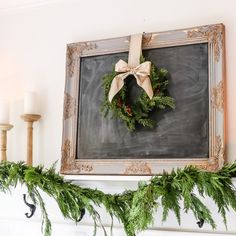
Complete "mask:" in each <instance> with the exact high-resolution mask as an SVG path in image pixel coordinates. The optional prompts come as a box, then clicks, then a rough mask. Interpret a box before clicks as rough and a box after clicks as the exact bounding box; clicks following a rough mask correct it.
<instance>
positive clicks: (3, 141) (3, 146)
mask: <svg viewBox="0 0 236 236" xmlns="http://www.w3.org/2000/svg"><path fill="white" fill-rule="evenodd" d="M12 128H13V125H10V124H0V132H1V134H0V135H1V136H0V155H1V161H6V160H7V131H9V130H10V129H12Z"/></svg>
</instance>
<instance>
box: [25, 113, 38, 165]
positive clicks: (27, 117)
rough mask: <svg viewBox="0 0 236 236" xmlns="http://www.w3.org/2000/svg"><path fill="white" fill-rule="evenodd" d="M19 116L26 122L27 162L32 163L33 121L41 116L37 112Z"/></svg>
mask: <svg viewBox="0 0 236 236" xmlns="http://www.w3.org/2000/svg"><path fill="white" fill-rule="evenodd" d="M21 118H22V119H23V120H24V121H25V122H26V123H27V164H28V165H29V166H32V165H33V123H34V122H35V121H38V120H39V119H40V118H41V116H40V115H37V114H24V115H22V116H21Z"/></svg>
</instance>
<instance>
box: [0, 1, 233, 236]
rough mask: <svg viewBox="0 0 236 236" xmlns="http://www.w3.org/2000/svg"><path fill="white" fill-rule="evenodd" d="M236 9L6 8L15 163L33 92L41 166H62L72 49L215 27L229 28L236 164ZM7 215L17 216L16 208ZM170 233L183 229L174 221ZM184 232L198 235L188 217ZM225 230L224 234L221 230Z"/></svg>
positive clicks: (2, 46) (157, 4)
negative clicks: (95, 42) (27, 96)
mask: <svg viewBox="0 0 236 236" xmlns="http://www.w3.org/2000/svg"><path fill="white" fill-rule="evenodd" d="M6 2H7V1H6ZM15 2H16V1H15ZM25 2H26V3H27V1H25ZM31 2H32V1H31ZM36 2H39V1H36ZM41 2H42V1H41ZM47 2H48V3H47ZM235 10H236V1H235V0H227V1H226V0H198V1H194V0H178V1H175V0H162V1H160V0H146V1H138V0H130V1H127V0H119V1H118V0H116V1H115V0H99V1H96V0H94V1H92V0H83V1H80V0H77V1H76V0H57V1H56V0H54V1H53V0H52V1H43V3H42V4H41V3H40V4H36V5H33V6H31V5H30V4H29V5H27V4H25V5H23V6H22V7H15V8H7V7H6V8H0V97H4V98H7V99H9V100H11V102H12V106H11V123H12V124H14V126H15V127H14V129H13V130H11V131H10V133H9V140H8V141H9V143H8V144H9V145H8V147H9V150H8V157H9V160H14V161H18V160H25V154H26V150H25V143H26V133H25V132H26V129H25V126H24V123H23V121H22V120H21V119H20V115H21V114H22V112H23V92H24V91H26V90H34V91H36V92H37V93H38V95H39V98H40V99H39V100H40V106H39V110H40V113H41V114H42V120H41V121H40V122H39V123H37V124H36V125H35V133H34V134H35V148H34V154H35V156H34V159H35V164H38V163H42V164H45V165H46V166H49V165H50V164H51V163H53V162H54V161H56V160H59V159H60V148H61V147H60V146H61V133H62V112H63V110H62V109H63V95H64V94H63V93H64V81H65V59H66V44H67V43H72V42H79V41H86V40H96V39H103V38H111V37H117V36H124V35H129V34H133V33H140V32H153V31H154V32H155V31H165V30H171V29H178V28H185V27H192V26H198V25H204V24H214V23H224V24H225V26H226V60H227V106H228V119H227V125H228V140H227V153H228V160H229V161H230V162H232V161H234V160H236V124H235V120H236V106H235V102H234V100H235V99H236V94H235V88H236V79H235V76H236V66H235V62H236V47H235V42H236V13H235ZM82 184H83V185H86V186H90V185H93V186H94V185H98V186H101V187H103V188H104V190H105V191H108V190H110V189H111V184H109V183H106V182H102V181H100V182H93V183H92V182H82ZM128 186H130V187H135V186H136V183H130V184H129V185H128V183H124V182H123V183H122V182H118V183H116V187H115V188H114V187H113V190H112V191H121V190H123V189H125V188H126V187H128ZM16 199H17V198H16ZM5 200H6V199H5ZM0 202H1V201H0ZM210 206H212V204H211V205H210ZM212 207H213V206H212ZM52 209H53V211H54V209H56V208H54V207H53V208H52ZM8 210H10V211H11V212H12V214H14V209H13V208H11V209H8ZM52 215H53V214H52ZM2 218H4V214H3V216H2ZM37 219H38V218H37ZM60 220H62V219H61V218H60ZM229 220H230V222H231V224H230V227H229V229H230V231H231V233H232V232H234V233H235V232H236V228H235V225H234V224H233V221H234V220H235V215H234V214H233V215H231V218H230V219H229ZM88 222H89V221H88ZM158 224H159V223H158ZM164 227H167V228H177V227H178V226H177V225H176V223H175V221H174V223H173V220H172V221H168V223H166V224H165V225H164ZM183 228H185V229H189V228H194V229H195V230H197V228H196V226H195V222H193V221H192V219H189V217H188V216H186V217H185V223H184V226H183ZM207 229H208V228H206V230H207ZM219 230H220V231H222V230H224V228H223V226H222V224H220V229H219ZM235 234H236V233H235ZM1 235H2V234H1ZM11 235H13V234H11ZM68 235H69V234H68ZM71 235H74V234H71ZM117 235H120V234H117Z"/></svg>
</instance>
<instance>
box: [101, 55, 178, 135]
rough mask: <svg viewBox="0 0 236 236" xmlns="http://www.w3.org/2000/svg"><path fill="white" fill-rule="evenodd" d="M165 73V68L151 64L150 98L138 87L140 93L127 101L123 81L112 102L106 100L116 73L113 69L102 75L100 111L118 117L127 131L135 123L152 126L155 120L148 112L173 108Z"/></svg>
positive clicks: (133, 128) (127, 96) (131, 129)
mask: <svg viewBox="0 0 236 236" xmlns="http://www.w3.org/2000/svg"><path fill="white" fill-rule="evenodd" d="M140 61H141V63H142V62H144V61H145V59H144V58H143V57H142V58H141V60H140ZM167 73H168V71H167V70H166V69H158V68H157V67H156V66H155V65H154V64H152V66H151V71H150V76H149V77H150V81H151V84H152V88H153V92H154V95H153V98H152V99H150V98H149V97H148V95H147V94H146V92H145V91H144V90H143V89H142V88H140V95H139V97H138V98H137V100H136V101H129V95H128V93H129V91H127V90H128V89H127V83H125V84H124V86H123V87H122V89H121V90H120V91H119V93H118V94H117V95H116V96H115V97H114V98H113V100H112V102H110V101H109V100H108V94H109V90H110V86H111V83H112V80H113V78H114V77H115V76H116V75H117V74H118V73H117V72H115V71H114V70H113V71H112V72H111V73H109V74H106V75H104V76H103V78H102V81H103V83H102V87H103V90H104V100H103V103H102V106H101V111H102V113H103V114H104V116H105V117H107V115H108V114H109V113H111V118H119V119H120V120H122V121H123V122H124V123H125V124H126V127H127V128H128V130H129V131H134V130H135V129H136V127H137V124H139V125H141V126H144V127H150V128H153V127H154V125H155V122H154V120H152V119H151V118H150V113H151V112H152V111H153V110H156V111H157V110H163V109H165V108H168V107H169V108H172V109H173V108H175V104H174V99H173V98H172V97H170V96H169V95H168V93H167V85H168V80H167V78H166V75H167ZM127 79H128V78H127Z"/></svg>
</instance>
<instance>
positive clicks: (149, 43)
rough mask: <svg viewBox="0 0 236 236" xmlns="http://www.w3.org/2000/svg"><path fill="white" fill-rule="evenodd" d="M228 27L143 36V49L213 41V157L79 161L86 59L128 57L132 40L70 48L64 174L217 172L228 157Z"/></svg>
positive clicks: (210, 61) (210, 74)
mask: <svg viewBox="0 0 236 236" xmlns="http://www.w3.org/2000/svg"><path fill="white" fill-rule="evenodd" d="M224 38H225V28H224V25H223V24H214V25H205V26H200V27H193V28H187V29H180V30H172V31H166V32H159V33H148V34H145V35H144V37H143V45H142V48H143V50H148V49H155V48H167V47H174V46H183V45H194V44H201V43H207V45H208V89H209V155H208V157H207V158H196V157H194V156H188V157H187V158H182V159H176V158H165V159H158V158H153V159H148V158H145V157H144V158H138V159H135V158H132V159H122V158H121V159H112V158H111V159H109V158H106V159H93V158H90V159H81V158H78V157H77V156H76V155H77V149H78V140H77V139H78V129H79V126H78V114H79V109H80V106H79V95H78V94H79V88H80V69H81V65H80V63H81V59H82V58H84V57H90V56H97V55H108V54H111V53H122V52H127V51H128V50H129V40H130V36H126V37H120V38H113V39H107V40H99V41H90V42H81V43H72V44H69V45H68V46H67V57H66V83H65V94H64V114H63V135H62V158H61V173H62V174H70V175H72V174H75V175H77V174H79V175H80V174H81V175H108V174H109V175H155V174H158V173H161V172H162V171H163V170H166V171H169V170H171V169H172V168H176V167H183V166H185V165H195V166H198V167H200V168H202V169H206V170H210V171H215V170H217V169H219V168H220V167H222V166H223V164H224V162H225V160H226V156H225V130H226V129H225V42H224V41H225V40H224Z"/></svg>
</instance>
